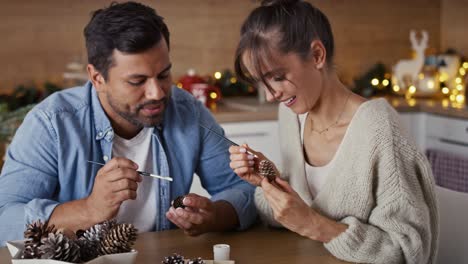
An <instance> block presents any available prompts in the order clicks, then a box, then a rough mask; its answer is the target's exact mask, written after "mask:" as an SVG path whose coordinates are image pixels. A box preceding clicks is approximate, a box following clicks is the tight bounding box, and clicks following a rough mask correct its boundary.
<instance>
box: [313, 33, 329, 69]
mask: <svg viewBox="0 0 468 264" xmlns="http://www.w3.org/2000/svg"><path fill="white" fill-rule="evenodd" d="M310 51H311V54H312V56H313V60H314V62H315V68H317V69H318V70H321V69H322V68H323V67H324V66H325V63H326V61H327V50H326V49H325V46H323V43H322V41H320V40H314V41H312V42H311V43H310Z"/></svg>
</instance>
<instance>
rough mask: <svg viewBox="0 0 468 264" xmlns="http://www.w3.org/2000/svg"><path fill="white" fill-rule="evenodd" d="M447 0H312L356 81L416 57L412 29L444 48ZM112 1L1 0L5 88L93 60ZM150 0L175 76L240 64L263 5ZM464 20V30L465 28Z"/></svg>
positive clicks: (0, 86)
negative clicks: (96, 32)
mask: <svg viewBox="0 0 468 264" xmlns="http://www.w3.org/2000/svg"><path fill="white" fill-rule="evenodd" d="M440 1H446V2H447V3H449V4H451V2H457V0H411V1H407V0H352V1H350V0H327V1H324V0H311V1H310V2H312V3H314V4H316V5H317V6H318V7H319V8H321V9H322V10H323V11H324V12H325V13H326V14H327V15H328V17H329V18H330V20H331V21H332V26H333V28H334V33H335V39H336V46H337V54H336V64H337V67H338V69H339V72H340V76H341V77H342V78H343V79H344V80H345V81H346V82H348V83H349V82H351V80H352V79H353V78H354V77H356V76H358V75H359V74H362V73H363V72H365V71H367V70H368V69H369V68H370V67H371V66H372V65H373V64H375V63H376V62H378V61H382V62H384V63H386V64H387V65H392V64H394V63H395V62H396V61H397V60H399V59H401V58H405V57H409V56H410V55H411V49H410V43H409V39H408V34H409V30H410V29H426V30H428V31H429V35H430V46H431V47H433V48H435V49H439V48H440V43H441V41H440V35H441V32H440V28H441V26H440V24H441V21H440V9H441V2H440ZM464 1H465V2H466V0H464ZM110 2H111V1H107V0H83V1H73V0H68V1H67V0H41V1H37V0H21V1H9V0H0V18H1V22H0V38H1V41H0V59H1V64H0V92H2V91H3V92H5V91H8V90H10V89H11V88H12V87H14V86H15V85H18V84H20V83H31V82H34V83H41V82H43V81H45V80H52V81H57V82H60V81H61V79H62V73H63V71H64V70H65V65H66V63H68V62H70V61H71V60H73V59H74V58H85V49H84V43H83V42H84V40H83V37H82V30H83V27H84V26H85V24H86V23H87V22H88V20H89V14H90V12H91V11H92V10H94V9H97V8H100V7H103V6H106V5H108V3H110ZM143 2H144V3H147V4H149V5H151V6H153V7H155V8H156V9H157V10H158V12H159V13H160V14H161V15H162V16H164V17H165V18H166V20H167V23H168V24H169V27H170V30H171V33H172V39H171V41H172V47H171V49H172V50H171V56H172V61H173V65H174V71H173V73H174V77H175V79H177V77H178V76H180V75H182V74H184V73H185V72H186V70H187V69H189V68H195V69H196V70H197V71H198V72H199V73H202V74H210V73H212V72H214V71H216V70H222V69H224V68H232V62H233V54H234V50H235V47H236V44H237V41H238V34H239V33H238V32H239V28H240V25H241V23H242V21H243V20H244V19H245V17H246V16H247V14H248V13H249V11H250V10H252V9H253V7H255V6H256V5H257V3H256V2H255V1H254V0H153V1H147V0H145V1H143ZM465 8H466V5H465ZM447 10H449V9H447ZM465 10H466V9H465ZM465 14H466V13H465ZM447 16H450V14H447ZM444 21H445V22H446V25H445V27H447V28H449V27H450V24H451V23H452V22H453V23H455V21H452V20H449V19H446V20H444ZM456 23H458V22H456ZM459 26H460V29H461V28H462V27H463V25H459ZM465 40H466V37H465ZM442 43H443V45H445V43H444V42H442ZM464 43H465V44H466V41H465V42H464ZM465 46H466V45H465Z"/></svg>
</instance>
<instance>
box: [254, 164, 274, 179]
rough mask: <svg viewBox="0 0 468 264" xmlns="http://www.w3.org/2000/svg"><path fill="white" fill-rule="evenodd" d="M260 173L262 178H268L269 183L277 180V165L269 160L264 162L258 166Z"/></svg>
mask: <svg viewBox="0 0 468 264" xmlns="http://www.w3.org/2000/svg"><path fill="white" fill-rule="evenodd" d="M258 172H259V173H260V175H261V176H262V177H267V178H268V180H269V181H273V180H275V177H276V171H275V165H273V163H271V161H269V160H262V161H260V164H259V165H258Z"/></svg>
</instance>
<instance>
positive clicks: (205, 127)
mask: <svg viewBox="0 0 468 264" xmlns="http://www.w3.org/2000/svg"><path fill="white" fill-rule="evenodd" d="M199 125H200V126H201V127H203V128H204V129H206V130H208V131H210V132H213V134H215V135H217V136H218V137H220V138H222V139H224V140H226V141H227V142H229V143H231V145H234V146H238V147H239V144H237V143H236V142H234V141H232V140H230V139H229V138H227V137H225V136H224V135H221V134H220V133H218V132H216V131H214V130H213V129H211V128H209V127H207V126H204V125H202V124H199ZM247 153H248V154H250V155H252V156H254V157H255V158H258V156H257V155H255V154H253V153H252V152H250V151H248V150H247Z"/></svg>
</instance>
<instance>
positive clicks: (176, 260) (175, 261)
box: [161, 253, 185, 264]
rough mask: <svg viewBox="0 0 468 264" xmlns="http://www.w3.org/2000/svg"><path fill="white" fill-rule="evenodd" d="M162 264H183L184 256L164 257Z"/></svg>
mask: <svg viewBox="0 0 468 264" xmlns="http://www.w3.org/2000/svg"><path fill="white" fill-rule="evenodd" d="M161 263H162V264H184V263H185V259H184V256H182V255H179V254H177V253H174V254H172V255H171V256H168V257H164V260H163V261H161Z"/></svg>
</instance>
